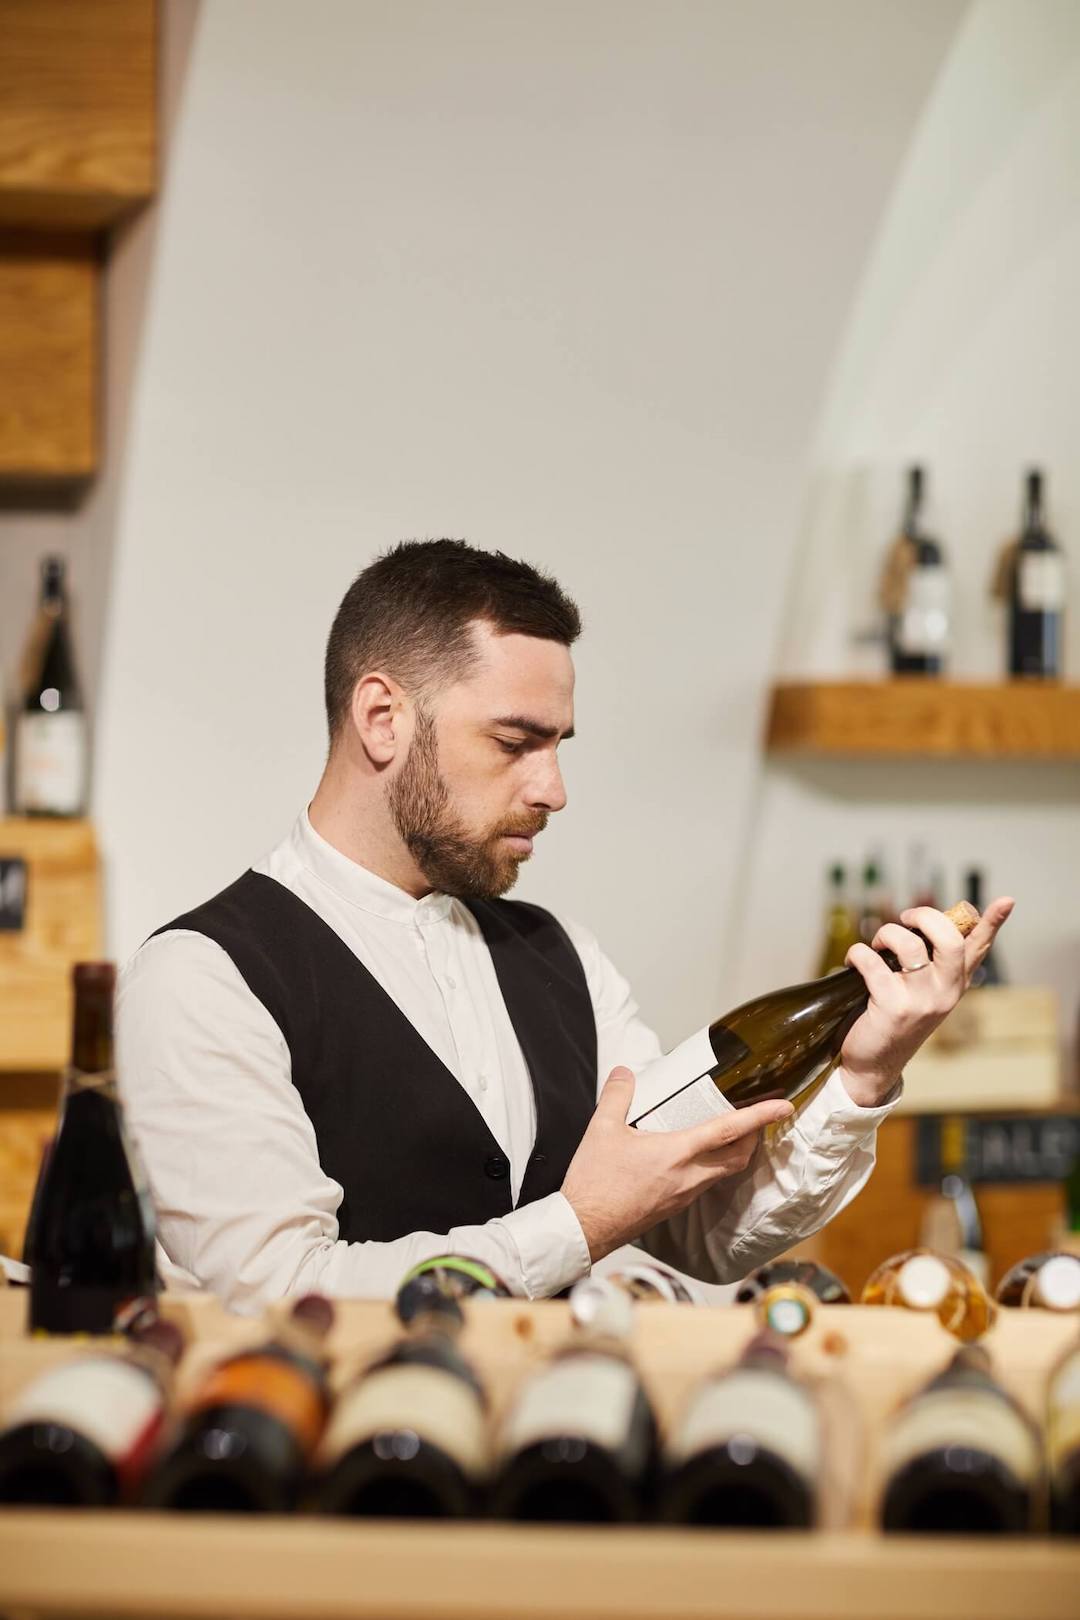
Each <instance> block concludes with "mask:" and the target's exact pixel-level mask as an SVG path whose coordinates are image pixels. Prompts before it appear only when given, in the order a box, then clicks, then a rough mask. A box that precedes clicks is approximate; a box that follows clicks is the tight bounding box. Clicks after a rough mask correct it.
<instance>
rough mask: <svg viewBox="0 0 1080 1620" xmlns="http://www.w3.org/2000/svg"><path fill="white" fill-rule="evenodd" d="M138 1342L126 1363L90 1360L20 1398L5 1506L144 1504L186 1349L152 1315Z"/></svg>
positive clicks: (4, 1477) (2, 1446) (8, 1451)
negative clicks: (143, 1490) (138, 1500)
mask: <svg viewBox="0 0 1080 1620" xmlns="http://www.w3.org/2000/svg"><path fill="white" fill-rule="evenodd" d="M129 1337H130V1341H131V1348H130V1350H129V1351H128V1352H127V1353H126V1354H123V1353H121V1352H119V1351H116V1352H106V1351H100V1352H98V1351H91V1352H90V1353H89V1354H88V1355H84V1356H80V1357H79V1358H78V1359H77V1360H75V1361H69V1362H65V1363H64V1364H63V1365H62V1366H58V1367H52V1368H50V1369H49V1370H48V1371H47V1372H44V1373H42V1374H41V1376H40V1377H38V1378H35V1379H34V1380H33V1382H32V1383H30V1384H29V1385H28V1386H27V1387H26V1388H25V1389H24V1390H23V1391H22V1392H21V1393H20V1394H19V1395H18V1396H17V1397H16V1399H15V1401H14V1403H13V1405H12V1406H11V1408H10V1410H9V1412H8V1417H7V1423H6V1425H5V1427H4V1430H3V1432H2V1433H0V1503H4V1504H22V1505H29V1504H34V1505H36V1506H39V1507H112V1506H114V1505H115V1504H117V1503H119V1502H128V1501H131V1500H132V1499H133V1498H134V1497H135V1495H136V1493H137V1491H138V1488H139V1485H140V1483H141V1481H142V1479H143V1478H144V1476H145V1474H146V1471H147V1468H148V1466H149V1464H150V1460H151V1458H152V1456H153V1453H154V1446H155V1444H156V1442H157V1440H158V1437H159V1435H160V1433H161V1430H162V1427H163V1424H164V1422H165V1413H166V1400H167V1392H168V1390H169V1388H170V1386H171V1383H172V1376H173V1372H174V1369H175V1367H176V1364H177V1362H178V1361H179V1360H180V1356H181V1354H182V1352H183V1348H184V1341H183V1335H182V1334H181V1332H180V1330H179V1328H177V1327H176V1326H175V1325H174V1324H173V1323H172V1322H165V1321H162V1320H161V1319H160V1318H159V1317H157V1316H156V1315H152V1314H151V1313H149V1312H147V1313H144V1314H143V1318H142V1320H139V1321H136V1322H135V1323H134V1325H133V1326H132V1328H131V1329H130V1332H129Z"/></svg>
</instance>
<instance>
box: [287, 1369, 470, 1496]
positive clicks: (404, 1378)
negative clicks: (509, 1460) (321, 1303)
mask: <svg viewBox="0 0 1080 1620" xmlns="http://www.w3.org/2000/svg"><path fill="white" fill-rule="evenodd" d="M390 1429H411V1430H412V1431H413V1432H414V1433H415V1434H418V1435H419V1436H420V1437H421V1438H422V1439H424V1440H429V1441H430V1442H431V1444H432V1445H433V1446H438V1448H439V1450H440V1451H444V1452H445V1453H446V1455H447V1456H448V1457H452V1458H453V1460H454V1462H456V1463H457V1464H458V1466H459V1467H460V1468H461V1469H462V1470H463V1471H464V1472H465V1473H466V1474H468V1475H469V1476H470V1478H473V1479H478V1478H479V1477H480V1476H481V1475H482V1474H483V1473H484V1471H485V1468H486V1465H487V1457H488V1452H487V1439H486V1435H487V1425H486V1421H485V1416H484V1409H483V1406H482V1404H481V1402H480V1400H479V1398H478V1396H477V1395H476V1392H475V1390H472V1389H470V1388H469V1386H468V1384H466V1383H464V1382H463V1381H462V1380H461V1379H460V1378H458V1377H456V1376H455V1374H453V1373H450V1372H440V1371H439V1369H438V1368H437V1367H423V1366H415V1365H414V1366H407V1365H397V1366H389V1367H379V1368H376V1370H375V1371H374V1372H371V1373H368V1375H367V1376H366V1377H364V1378H361V1379H359V1380H358V1382H357V1383H355V1384H353V1385H351V1386H350V1387H349V1388H348V1389H346V1390H344V1391H343V1392H342V1394H341V1395H340V1396H339V1398H338V1400H337V1402H336V1404H335V1406H334V1410H333V1413H332V1414H331V1417H330V1422H329V1423H328V1425H327V1427H326V1432H325V1434H324V1435H323V1438H322V1442H321V1444H320V1446H319V1463H320V1466H322V1467H324V1468H330V1467H333V1465H334V1464H335V1463H336V1462H337V1461H338V1460H339V1458H341V1457H343V1456H344V1455H345V1453H346V1452H347V1451H351V1450H352V1448H353V1446H358V1445H362V1444H363V1443H364V1441H365V1440H370V1439H371V1437H372V1435H375V1434H379V1433H383V1432H385V1431H387V1430H390Z"/></svg>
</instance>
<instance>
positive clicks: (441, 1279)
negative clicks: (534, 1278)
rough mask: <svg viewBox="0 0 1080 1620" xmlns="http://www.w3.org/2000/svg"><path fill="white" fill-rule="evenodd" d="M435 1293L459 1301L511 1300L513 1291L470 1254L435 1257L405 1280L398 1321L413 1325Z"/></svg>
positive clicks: (396, 1304)
mask: <svg viewBox="0 0 1080 1620" xmlns="http://www.w3.org/2000/svg"><path fill="white" fill-rule="evenodd" d="M434 1294H441V1295H442V1296H443V1298H444V1299H456V1300H462V1299H474V1300H484V1299H509V1297H510V1290H509V1288H507V1286H506V1284H505V1283H504V1282H503V1280H502V1278H501V1277H499V1276H497V1275H496V1273H495V1272H494V1271H492V1269H491V1267H490V1266H486V1265H485V1264H484V1262H483V1261H482V1260H474V1259H472V1257H471V1256H470V1255H466V1254H439V1255H434V1256H433V1257H432V1258H431V1259H430V1260H421V1261H419V1262H418V1264H417V1265H415V1266H413V1267H412V1269H411V1270H410V1271H407V1272H406V1273H405V1275H404V1277H403V1278H402V1279H401V1282H400V1284H399V1286H398V1291H397V1296H396V1298H395V1301H394V1308H395V1310H396V1311H397V1315H398V1319H399V1320H400V1321H402V1322H405V1323H406V1324H407V1323H409V1322H410V1321H411V1320H412V1318H413V1316H415V1315H416V1313H417V1312H418V1311H421V1310H425V1309H426V1308H427V1306H428V1303H429V1301H430V1300H431V1298H432V1296H433V1295H434Z"/></svg>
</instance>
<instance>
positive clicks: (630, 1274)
mask: <svg viewBox="0 0 1080 1620" xmlns="http://www.w3.org/2000/svg"><path fill="white" fill-rule="evenodd" d="M606 1281H608V1282H610V1283H613V1284H614V1285H615V1287H616V1288H621V1289H622V1290H623V1292H624V1293H625V1294H628V1295H629V1296H630V1298H631V1299H636V1300H639V1301H641V1302H642V1303H644V1304H648V1303H649V1302H650V1301H651V1302H653V1303H658V1302H659V1303H663V1304H666V1305H694V1304H696V1303H697V1301H696V1300H695V1298H694V1295H693V1294H692V1293H691V1291H690V1289H689V1288H688V1287H687V1285H686V1283H685V1282H684V1281H683V1279H682V1278H681V1277H676V1276H675V1274H674V1273H673V1272H670V1271H665V1270H664V1268H663V1267H662V1266H651V1265H649V1264H648V1262H647V1261H637V1262H633V1261H628V1262H627V1263H626V1264H625V1265H622V1266H620V1267H619V1269H618V1271H609V1272H607V1273H606Z"/></svg>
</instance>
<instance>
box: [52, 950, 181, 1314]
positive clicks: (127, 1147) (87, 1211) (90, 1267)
mask: <svg viewBox="0 0 1080 1620" xmlns="http://www.w3.org/2000/svg"><path fill="white" fill-rule="evenodd" d="M72 978H73V981H74V987H75V1014H74V1032H73V1037H72V1052H71V1063H70V1065H69V1066H68V1068H67V1070H66V1071H65V1073H64V1078H63V1083H62V1087H61V1093H60V1115H59V1123H58V1125H57V1131H56V1137H55V1139H54V1141H53V1143H52V1147H51V1150H50V1151H49V1154H48V1162H47V1164H46V1165H45V1168H44V1170H43V1173H42V1177H41V1183H40V1187H39V1188H38V1190H37V1192H36V1196H35V1207H34V1209H33V1213H32V1218H31V1222H30V1231H29V1241H30V1250H31V1253H32V1256H33V1259H32V1265H33V1274H32V1278H31V1284H30V1324H31V1327H33V1328H35V1329H42V1330H44V1331H45V1332H48V1333H109V1332H111V1331H112V1327H113V1321H114V1318H115V1316H116V1313H117V1312H118V1311H119V1310H120V1309H121V1308H122V1307H123V1306H124V1305H127V1304H129V1303H130V1302H131V1301H132V1300H133V1299H140V1298H146V1297H150V1296H152V1295H154V1294H155V1293H156V1292H157V1273H156V1263H155V1257H154V1231H155V1223H154V1211H153V1206H152V1204H151V1202H150V1195H149V1192H148V1190H147V1185H146V1180H145V1177H144V1175H143V1172H142V1169H141V1166H140V1164H139V1161H138V1158H137V1155H136V1153H135V1150H134V1148H133V1146H132V1144H131V1142H130V1141H129V1139H128V1135H127V1131H126V1129H125V1125H124V1114H123V1107H122V1105H121V1102H120V1097H119V1094H118V1092H117V1085H116V1069H115V1058H114V1049H113V999H114V992H115V985H116V969H115V967H114V966H113V964H112V963H111V962H80V963H77V964H76V966H75V968H74V970H73V974H72Z"/></svg>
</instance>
